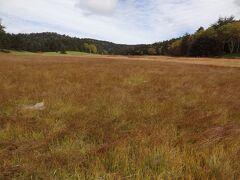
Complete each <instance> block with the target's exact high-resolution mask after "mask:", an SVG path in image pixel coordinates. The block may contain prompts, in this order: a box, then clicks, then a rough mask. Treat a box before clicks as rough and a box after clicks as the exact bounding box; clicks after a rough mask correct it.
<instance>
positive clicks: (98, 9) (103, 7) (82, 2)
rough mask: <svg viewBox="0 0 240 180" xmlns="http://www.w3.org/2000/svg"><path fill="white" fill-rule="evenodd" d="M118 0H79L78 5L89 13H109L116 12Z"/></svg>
mask: <svg viewBox="0 0 240 180" xmlns="http://www.w3.org/2000/svg"><path fill="white" fill-rule="evenodd" d="M117 2H118V1H117V0H104V2H103V1H99V0H88V1H86V0H78V2H77V3H76V6H77V7H79V8H80V9H82V10H83V11H86V12H87V13H97V14H109V13H112V12H114V10H115V8H116V6H117Z"/></svg>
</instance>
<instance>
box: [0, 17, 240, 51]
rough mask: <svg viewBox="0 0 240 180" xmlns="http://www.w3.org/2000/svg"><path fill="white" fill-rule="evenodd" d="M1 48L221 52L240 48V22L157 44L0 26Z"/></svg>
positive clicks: (222, 21) (224, 23) (231, 21)
mask: <svg viewBox="0 0 240 180" xmlns="http://www.w3.org/2000/svg"><path fill="white" fill-rule="evenodd" d="M0 49H12V50H24V51H30V52H58V51H61V52H65V51H81V52H87V53H94V54H111V55H171V56H222V55H225V54H233V53H239V52H240V22H239V21H238V20H235V19H234V17H228V18H220V19H219V20H218V21H217V22H216V23H215V24H213V25H212V26H210V27H209V28H207V29H206V30H205V29H204V28H202V27H200V28H199V29H198V30H197V31H196V32H195V33H194V34H192V35H190V34H185V35H184V36H183V37H179V38H175V39H171V40H168V41H163V42H158V43H154V44H139V45H126V44H116V43H112V42H108V41H101V40H95V39H89V38H77V37H70V36H67V35H60V34H57V33H54V32H43V33H30V34H21V33H20V34H10V33H6V32H5V31H4V27H3V26H2V25H1V26H0Z"/></svg>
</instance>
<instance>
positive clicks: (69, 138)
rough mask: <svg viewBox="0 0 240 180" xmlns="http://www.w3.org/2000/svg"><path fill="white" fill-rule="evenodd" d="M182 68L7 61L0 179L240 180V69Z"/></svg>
mask: <svg viewBox="0 0 240 180" xmlns="http://www.w3.org/2000/svg"><path fill="white" fill-rule="evenodd" d="M150 59H152V58H150ZM135 60H136V58H135ZM176 60H178V59H175V60H174V61H176ZM180 60H181V59H180ZM209 60H210V59H209ZM174 61H171V62H169V60H164V61H137V60H136V61H133V60H131V59H127V58H123V57H118V58H115V57H101V56H100V57H79V58H73V57H72V58H71V57H47V56H46V57H43V56H30V55H29V56H14V55H3V54H2V55H0V160H1V161H0V179H14V178H15V179H239V178H240V164H239V162H240V141H239V140H240V121H239V119H240V101H239V99H240V69H239V68H237V67H235V68H233V67H218V66H201V65H197V64H185V63H175V62H174ZM187 61H190V60H189V59H188V60H187ZM213 61H214V63H215V64H217V61H216V60H213ZM210 65H212V64H210ZM42 101H44V102H45V104H46V109H45V110H43V111H30V110H24V109H22V107H23V106H24V105H29V104H35V103H37V102H42Z"/></svg>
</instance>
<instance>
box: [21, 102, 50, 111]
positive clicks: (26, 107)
mask: <svg viewBox="0 0 240 180" xmlns="http://www.w3.org/2000/svg"><path fill="white" fill-rule="evenodd" d="M23 109H26V110H39V111H42V110H44V109H45V105H44V102H40V103H37V104H35V105H33V106H29V105H25V106H23Z"/></svg>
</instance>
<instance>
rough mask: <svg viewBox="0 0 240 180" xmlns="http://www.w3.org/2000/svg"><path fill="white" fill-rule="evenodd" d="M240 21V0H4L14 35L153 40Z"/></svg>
mask: <svg viewBox="0 0 240 180" xmlns="http://www.w3.org/2000/svg"><path fill="white" fill-rule="evenodd" d="M230 15H234V16H235V17H236V18H239V19H240V0H28V1H26V0H0V18H1V19H2V21H3V24H4V25H5V26H6V27H7V29H6V30H7V31H8V32H11V33H30V32H44V31H51V32H58V33H61V34H67V35H70V36H76V37H80V38H94V39H100V40H107V41H112V42H115V43H126V44H141V43H153V42H157V41H163V40H167V39H170V38H173V37H178V36H181V35H183V34H184V33H193V32H194V31H196V29H198V28H199V27H200V26H204V27H208V26H209V25H210V24H212V23H214V22H215V21H216V20H217V19H218V17H220V16H222V17H224V16H230Z"/></svg>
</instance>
